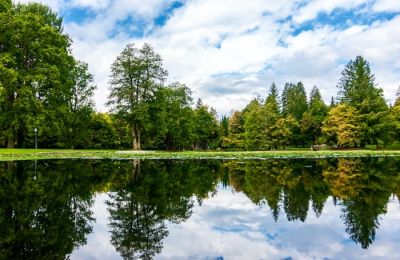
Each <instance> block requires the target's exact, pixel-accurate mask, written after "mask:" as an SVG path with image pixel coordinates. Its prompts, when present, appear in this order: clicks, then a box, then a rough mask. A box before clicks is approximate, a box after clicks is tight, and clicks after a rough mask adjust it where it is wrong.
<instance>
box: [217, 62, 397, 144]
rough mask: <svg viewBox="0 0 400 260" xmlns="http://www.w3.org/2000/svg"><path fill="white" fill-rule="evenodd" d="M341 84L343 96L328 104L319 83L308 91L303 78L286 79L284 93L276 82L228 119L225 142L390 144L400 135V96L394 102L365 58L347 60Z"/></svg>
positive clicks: (224, 122)
mask: <svg viewBox="0 0 400 260" xmlns="http://www.w3.org/2000/svg"><path fill="white" fill-rule="evenodd" d="M337 87H338V90H339V92H338V93H339V94H338V96H337V97H336V98H333V97H332V101H331V103H330V105H326V104H325V103H324V100H323V98H322V96H321V93H320V91H319V89H318V88H317V87H316V86H314V87H313V88H312V90H311V92H310V94H309V96H307V93H306V91H305V88H304V85H303V83H302V82H299V83H297V84H293V83H286V84H285V86H284V88H283V91H282V93H281V95H279V93H278V90H277V87H276V85H275V84H274V83H273V84H272V86H271V88H270V91H269V94H268V96H267V97H266V99H265V100H263V99H262V98H256V99H254V100H252V101H251V102H250V103H249V104H248V105H247V106H246V107H245V108H244V109H243V110H242V111H234V112H233V113H232V115H231V116H230V117H229V118H228V117H223V118H222V121H221V129H222V131H221V133H222V137H221V147H223V148H228V149H247V150H262V149H276V148H278V147H281V148H285V147H286V146H296V147H304V146H310V145H327V146H330V147H365V146H366V145H369V144H370V145H376V146H377V147H379V146H385V147H386V146H388V145H390V144H393V143H394V142H396V141H398V140H399V137H400V99H399V98H397V99H396V102H395V104H394V105H393V106H388V104H387V103H386V101H385V99H384V97H383V90H382V89H380V88H378V87H377V84H376V83H375V79H374V76H373V74H372V73H371V70H370V66H369V63H368V62H367V61H366V60H365V59H364V58H363V57H361V56H358V57H356V59H355V60H352V61H350V62H349V63H348V64H347V65H346V67H345V69H344V70H343V72H342V77H341V79H340V81H339V83H338V85H337Z"/></svg>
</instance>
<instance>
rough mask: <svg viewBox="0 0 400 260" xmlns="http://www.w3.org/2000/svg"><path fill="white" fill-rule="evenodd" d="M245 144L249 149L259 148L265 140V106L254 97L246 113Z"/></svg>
mask: <svg viewBox="0 0 400 260" xmlns="http://www.w3.org/2000/svg"><path fill="white" fill-rule="evenodd" d="M244 128H245V134H244V136H245V144H246V149H247V150H258V149H260V148H262V146H263V143H264V142H265V135H264V134H265V133H264V129H265V116H264V111H263V106H262V104H260V102H259V101H258V100H257V99H253V100H252V101H251V102H250V103H249V104H248V105H247V107H246V108H245V113H244Z"/></svg>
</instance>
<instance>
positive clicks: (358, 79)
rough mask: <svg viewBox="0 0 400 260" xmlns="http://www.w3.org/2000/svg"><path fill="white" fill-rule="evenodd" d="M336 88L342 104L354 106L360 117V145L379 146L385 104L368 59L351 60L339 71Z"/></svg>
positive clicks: (382, 132) (383, 136)
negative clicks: (361, 126)
mask: <svg viewBox="0 0 400 260" xmlns="http://www.w3.org/2000/svg"><path fill="white" fill-rule="evenodd" d="M338 88H339V100H340V101H341V103H346V104H349V105H351V106H353V107H355V108H356V109H357V111H358V112H359V114H360V116H361V120H362V122H363V129H362V136H361V138H362V140H361V143H362V145H363V146H364V145H365V144H366V143H374V144H377V145H379V144H380V143H381V142H383V140H384V139H385V138H386V133H387V131H386V130H387V124H385V118H386V117H387V115H388V106H387V104H386V102H385V99H384V97H383V90H382V89H380V88H378V87H376V83H375V77H374V75H373V74H372V73H371V69H370V66H369V63H368V61H366V60H365V59H364V58H363V57H362V56H357V57H356V59H355V60H354V61H350V62H349V63H348V64H347V65H346V67H345V69H344V70H343V72H342V77H341V79H340V81H339V84H338Z"/></svg>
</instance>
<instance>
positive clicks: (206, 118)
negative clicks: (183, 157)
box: [193, 99, 219, 150]
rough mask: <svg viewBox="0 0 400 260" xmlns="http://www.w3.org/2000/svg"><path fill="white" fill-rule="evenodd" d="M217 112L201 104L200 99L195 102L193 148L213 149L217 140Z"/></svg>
mask: <svg viewBox="0 0 400 260" xmlns="http://www.w3.org/2000/svg"><path fill="white" fill-rule="evenodd" d="M216 116H217V112H216V111H215V110H214V109H213V108H209V107H208V106H207V105H205V104H203V101H202V100H201V99H198V100H197V103H196V107H195V109H194V116H193V124H194V132H193V138H194V140H193V148H194V149H203V150H205V149H208V148H211V147H212V148H215V145H216V141H217V140H218V137H219V136H218V134H219V133H218V121H217V118H216Z"/></svg>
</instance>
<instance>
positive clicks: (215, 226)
mask: <svg viewBox="0 0 400 260" xmlns="http://www.w3.org/2000/svg"><path fill="white" fill-rule="evenodd" d="M399 170H400V158H368V159H356V158H353V159H329V160H265V161H244V162H240V161H214V160H202V161H167V160H160V161H105V160H99V161H89V160H53V161H37V162H35V161H29V162H1V163H0V258H1V259H64V258H71V259H120V258H125V259H135V258H137V259H151V258H157V259H313V258H314V259H376V258H381V259H400V253H399V250H398V248H399V246H400V204H399V199H398V196H399V195H400V172H399Z"/></svg>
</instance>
